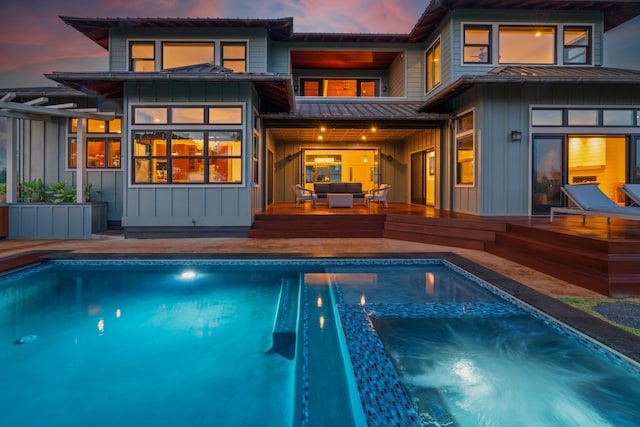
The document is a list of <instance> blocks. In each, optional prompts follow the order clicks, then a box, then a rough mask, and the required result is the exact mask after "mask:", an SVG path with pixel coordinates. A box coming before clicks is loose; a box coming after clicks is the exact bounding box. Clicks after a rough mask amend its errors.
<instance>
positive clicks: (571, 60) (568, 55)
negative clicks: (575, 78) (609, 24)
mask: <svg viewBox="0 0 640 427" xmlns="http://www.w3.org/2000/svg"><path fill="white" fill-rule="evenodd" d="M564 63H565V64H591V28H589V27H564Z"/></svg>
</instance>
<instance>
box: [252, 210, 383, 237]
mask: <svg viewBox="0 0 640 427" xmlns="http://www.w3.org/2000/svg"><path fill="white" fill-rule="evenodd" d="M384 221H385V215H382V214H380V215H378V214H374V215H339V214H338V215H256V218H255V221H254V224H253V227H252V228H251V230H249V237H250V238H255V239H275V238H376V237H378V238H379V237H382V232H383V229H384Z"/></svg>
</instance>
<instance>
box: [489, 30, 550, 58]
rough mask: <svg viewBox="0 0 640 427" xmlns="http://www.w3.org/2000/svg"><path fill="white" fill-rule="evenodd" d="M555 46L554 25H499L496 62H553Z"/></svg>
mask: <svg viewBox="0 0 640 427" xmlns="http://www.w3.org/2000/svg"><path fill="white" fill-rule="evenodd" d="M555 46H556V28H555V27H540V26H522V27H520V26H510V25H501V26H500V27H499V54H498V55H499V57H498V62H499V63H500V64H538V65H547V64H555V63H556V48H555Z"/></svg>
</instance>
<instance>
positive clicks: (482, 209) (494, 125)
mask: <svg viewBox="0 0 640 427" xmlns="http://www.w3.org/2000/svg"><path fill="white" fill-rule="evenodd" d="M462 98H464V99H462ZM634 105H640V86H638V88H636V89H630V88H629V87H615V86H605V85H603V86H590V87H585V86H582V85H540V84H524V85H491V86H487V87H484V88H474V89H471V90H469V91H468V92H467V93H465V95H464V97H461V99H459V100H458V101H457V102H455V103H451V104H450V106H451V107H452V108H455V110H456V111H458V112H464V111H466V110H468V109H469V108H471V107H473V108H474V114H475V124H476V164H475V165H476V185H475V186H474V187H455V186H454V190H453V194H454V199H453V209H454V210H456V211H458V212H465V213H471V214H474V215H485V216H524V215H529V209H530V199H531V196H530V183H531V176H530V173H531V172H530V167H531V157H530V153H531V140H530V134H531V132H533V133H534V134H535V133H536V131H535V129H534V130H533V131H532V128H531V126H530V123H529V114H530V108H531V106H558V108H567V107H571V106H575V107H578V108H579V107H585V106H591V107H593V106H596V107H597V108H606V107H612V108H615V107H616V106H634ZM513 130H516V131H520V132H522V139H521V140H520V141H511V139H510V133H511V131H513ZM545 132H550V133H551V134H553V135H567V134H571V133H574V134H587V135H589V134H592V135H593V134H597V135H601V134H612V135H616V134H619V135H626V134H628V133H629V131H628V129H625V130H624V131H621V130H618V129H615V128H607V129H605V128H599V127H591V128H588V127H584V128H554V129H551V130H546V131H545ZM537 133H538V134H541V133H542V131H540V130H539V131H538V132H537ZM632 133H633V132H632ZM637 133H638V134H640V130H638V131H637ZM634 134H635V133H634ZM447 144H449V145H451V144H453V142H452V140H451V139H449V140H447ZM450 149H452V150H453V147H451V148H450ZM454 161H455V159H452V160H451V167H455V165H454V163H453V162H454Z"/></svg>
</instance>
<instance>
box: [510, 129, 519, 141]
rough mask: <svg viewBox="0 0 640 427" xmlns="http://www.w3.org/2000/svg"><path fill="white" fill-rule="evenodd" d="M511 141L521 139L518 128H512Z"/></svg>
mask: <svg viewBox="0 0 640 427" xmlns="http://www.w3.org/2000/svg"><path fill="white" fill-rule="evenodd" d="M511 141H513V142H517V141H522V132H520V131H519V130H512V131H511Z"/></svg>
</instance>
